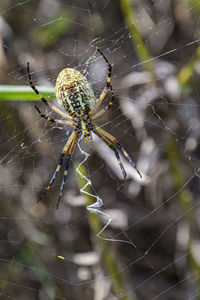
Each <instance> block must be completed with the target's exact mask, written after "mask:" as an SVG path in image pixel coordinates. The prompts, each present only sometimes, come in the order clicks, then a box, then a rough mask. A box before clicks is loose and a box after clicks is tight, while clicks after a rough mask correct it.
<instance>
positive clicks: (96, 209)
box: [76, 137, 136, 248]
mask: <svg viewBox="0 0 200 300" xmlns="http://www.w3.org/2000/svg"><path fill="white" fill-rule="evenodd" d="M82 139H83V137H81V138H80V139H79V141H78V148H79V150H80V152H81V154H83V155H84V156H85V157H84V158H83V160H82V161H81V162H80V164H79V165H78V167H77V168H76V172H77V173H78V174H79V175H80V176H81V178H83V179H85V181H86V184H85V185H84V187H83V188H81V189H80V192H81V193H82V194H85V195H87V196H90V197H92V198H94V199H95V200H96V201H95V202H94V203H92V204H90V205H88V206H87V210H88V211H89V212H90V213H95V214H99V215H102V216H104V217H106V218H107V223H106V224H105V225H104V226H103V228H102V229H101V230H100V231H99V232H98V233H97V235H96V236H97V237H98V238H100V239H102V240H104V241H109V242H120V243H126V244H130V245H131V246H133V247H134V248H136V245H135V244H134V243H133V242H132V241H131V240H129V239H128V240H121V239H114V238H106V237H103V236H102V233H103V232H104V231H105V229H106V228H107V227H108V226H109V225H110V223H111V222H112V220H113V217H112V216H111V215H109V214H107V213H105V212H103V211H102V210H101V207H102V205H103V200H102V199H101V198H100V197H99V196H98V195H96V194H95V192H94V194H92V193H89V192H87V191H86V190H85V189H86V188H87V187H88V186H90V187H91V190H93V191H94V188H93V186H92V182H91V180H90V179H88V178H87V177H86V176H85V175H84V174H83V173H82V172H81V171H80V167H81V166H82V165H83V164H84V162H85V161H86V160H87V159H88V157H89V156H90V154H88V153H87V152H85V151H84V150H83V149H82V148H81V146H80V141H81V140H82ZM125 235H126V234H125ZM126 237H127V235H126ZM127 238H128V237H127Z"/></svg>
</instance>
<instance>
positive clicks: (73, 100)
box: [56, 68, 96, 117]
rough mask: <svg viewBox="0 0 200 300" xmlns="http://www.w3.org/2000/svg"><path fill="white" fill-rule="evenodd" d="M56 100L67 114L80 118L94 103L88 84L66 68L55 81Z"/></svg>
mask: <svg viewBox="0 0 200 300" xmlns="http://www.w3.org/2000/svg"><path fill="white" fill-rule="evenodd" d="M56 98H57V100H58V103H59V105H60V106H61V107H62V108H63V109H64V110H65V111H66V113H67V114H70V115H73V116H77V117H82V116H84V115H85V114H88V113H89V111H90V110H91V109H92V108H93V106H94V105H95V103H96V98H95V96H94V92H93V90H92V87H91V85H90V83H89V82H88V81H87V79H86V78H85V76H83V75H82V74H81V73H80V72H79V71H77V70H76V69H71V68H66V69H64V70H62V71H61V72H60V74H59V75H58V78H57V80H56Z"/></svg>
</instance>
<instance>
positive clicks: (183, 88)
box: [0, 0, 200, 300]
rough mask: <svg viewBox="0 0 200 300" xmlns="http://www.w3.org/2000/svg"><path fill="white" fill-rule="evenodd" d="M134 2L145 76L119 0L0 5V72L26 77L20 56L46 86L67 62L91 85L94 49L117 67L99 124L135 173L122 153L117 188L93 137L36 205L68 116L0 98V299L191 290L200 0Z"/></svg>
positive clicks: (108, 156) (143, 295) (6, 77)
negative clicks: (62, 118)
mask: <svg viewBox="0 0 200 300" xmlns="http://www.w3.org/2000/svg"><path fill="white" fill-rule="evenodd" d="M122 2H123V1H122ZM132 7H133V8H134V10H135V15H136V19H135V24H136V25H137V26H138V28H139V29H140V31H141V32H142V35H143V39H144V44H145V45H147V46H148V48H149V49H150V52H151V58H150V60H149V61H150V62H151V63H152V64H153V70H154V74H153V76H152V74H151V73H150V72H148V71H145V70H144V65H145V63H142V62H140V60H139V59H138V57H137V55H136V52H137V51H136V52H135V50H134V48H133V45H132V38H131V35H130V34H129V31H128V29H127V27H126V25H125V22H124V16H123V14H122V9H121V8H120V3H119V2H118V1H114V2H113V1H109V0H104V1H78V0H75V1H68V3H67V4H66V2H65V1H58V0H57V1H53V0H52V1H44V0H43V1H37V2H36V1H33V0H32V1H31V0H29V1H15V2H14V3H13V2H12V3H11V2H9V1H2V3H1V4H0V11H1V17H0V29H1V35H2V40H1V56H0V64H1V73H0V76H1V82H2V84H14V85H18V84H27V85H28V81H27V75H26V62H27V61H29V62H30V66H31V70H32V77H33V80H34V83H35V84H36V85H37V86H40V85H49V86H53V85H55V80H56V77H57V75H58V73H59V72H60V71H61V70H62V69H63V68H65V67H71V68H76V69H77V70H79V71H80V72H82V73H83V74H84V75H85V76H86V77H87V78H88V80H89V81H90V82H91V84H92V86H93V89H94V91H95V94H96V95H97V96H98V95H100V93H101V91H102V89H103V88H104V86H105V79H106V75H107V66H106V64H105V61H104V60H103V59H102V57H101V56H100V55H99V54H98V53H97V51H96V48H97V47H99V48H100V49H101V50H102V51H103V53H104V54H105V55H106V57H107V58H108V59H109V61H110V62H111V64H112V65H113V76H112V86H113V89H114V91H115V94H116V99H115V102H114V103H113V106H112V108H111V109H110V110H109V112H107V113H106V114H105V115H104V116H102V117H101V118H100V119H99V120H98V122H97V124H98V125H99V126H101V127H102V128H104V129H105V130H107V131H108V132H110V133H111V134H112V135H114V136H116V137H117V138H118V139H119V140H120V141H121V142H122V143H123V145H124V146H125V148H126V149H127V151H128V153H129V154H130V156H131V157H132V158H133V159H134V160H135V161H136V162H137V167H138V169H139V170H140V171H141V173H142V175H143V178H142V180H141V179H140V178H139V176H138V174H137V172H136V171H135V170H134V169H133V168H132V167H131V166H129V164H128V163H126V162H125V161H123V164H124V166H125V169H126V171H127V173H128V181H127V184H126V186H125V187H124V188H123V189H119V187H120V186H121V183H122V180H123V176H122V174H121V170H120V168H119V165H118V163H117V161H116V158H115V156H114V154H113V152H112V151H111V150H110V149H108V147H106V146H105V145H104V144H103V143H102V142H101V141H100V140H99V139H97V138H96V137H95V136H94V141H93V143H87V144H84V143H83V141H80V143H79V147H77V149H76V151H75V154H74V156H73V158H72V162H71V165H70V169H69V175H68V177H67V182H66V186H65V190H64V195H63V198H62V200H61V203H60V207H59V209H58V210H56V209H55V207H56V201H57V198H58V195H59V189H60V184H61V181H62V175H63V172H62V170H61V172H60V173H59V175H58V177H57V178H56V181H55V182H54V184H53V186H52V188H51V189H50V191H49V192H48V194H47V195H46V197H45V199H44V201H43V202H42V203H40V204H37V203H36V202H37V199H38V197H39V195H40V193H41V191H42V190H43V189H44V188H45V187H46V185H47V184H48V182H49V180H50V178H51V176H52V174H53V172H54V170H55V168H56V165H57V163H58V158H59V153H60V152H61V151H62V147H63V145H64V144H65V142H66V140H67V138H68V136H69V134H70V132H71V128H70V127H65V126H57V125H56V126H55V125H54V124H49V123H48V121H45V120H44V119H41V118H40V117H39V115H38V114H37V113H36V112H35V109H34V103H32V102H23V103H19V102H12V103H10V102H9V103H8V102H1V103H0V105H1V112H0V129H1V131H0V139H1V143H0V151H1V156H0V174H1V176H0V192H1V193H0V195H1V201H0V205H1V214H0V230H1V241H0V269H1V274H0V295H1V299H27V298H28V299H89V300H90V299H95V300H100V299H111V300H113V299H126V300H129V299H142V300H143V299H199V298H200V296H199V295H200V291H199V284H200V283H199V268H200V256H199V245H200V244H199V218H198V213H199V101H198V98H199V89H198V87H199V84H198V78H199V63H198V57H199V54H198V45H199V22H198V17H199V14H200V4H199V2H198V1H185V2H181V1H176V2H175V1H174V2H170V1H166V0H165V1H161V0H160V1H152V2H151V1H133V3H132ZM135 47H136V48H137V49H139V51H142V49H143V44H142V43H140V44H138V45H137V46H135ZM188 62H189V63H188ZM186 66H187V68H186ZM184 67H185V73H180V70H183V68H184ZM181 74H183V75H184V76H185V77H184V76H183V75H181ZM188 74H189V75H188ZM181 76H182V77H181ZM187 76H188V79H187ZM186 79H187V80H186ZM107 103H108V97H107V99H106V100H104V105H106V104H107ZM38 106H39V107H40V109H41V111H42V112H43V113H45V114H48V115H50V116H51V117H54V116H55V114H54V113H52V112H51V111H50V110H48V109H46V107H44V105H43V104H42V103H39V102H38ZM56 117H57V116H56ZM85 158H87V159H85ZM77 170H80V171H79V172H76V171H77ZM86 178H87V179H86ZM90 183H91V185H90ZM85 187H86V189H85ZM82 191H86V192H85V194H83V193H81V192H82ZM91 198H93V199H91ZM95 199H96V200H97V202H96V203H97V204H99V203H101V201H102V206H101V208H100V207H99V206H97V204H93V206H92V203H95V201H94V200H95ZM86 207H89V209H90V211H89V212H88V211H87V208H86ZM91 212H95V214H92V213H91ZM97 212H100V214H96V213H97ZM102 229H103V232H102ZM124 241H125V242H126V243H124Z"/></svg>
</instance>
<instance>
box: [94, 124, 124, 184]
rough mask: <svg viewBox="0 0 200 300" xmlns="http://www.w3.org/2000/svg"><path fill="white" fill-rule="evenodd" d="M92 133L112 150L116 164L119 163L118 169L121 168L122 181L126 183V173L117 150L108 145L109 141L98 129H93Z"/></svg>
mask: <svg viewBox="0 0 200 300" xmlns="http://www.w3.org/2000/svg"><path fill="white" fill-rule="evenodd" d="M94 133H95V134H96V135H97V136H98V137H99V138H100V139H101V140H102V141H103V142H104V143H105V144H106V145H107V146H108V147H110V149H111V150H113V151H114V153H115V156H116V158H117V160H118V163H119V166H120V168H121V171H122V174H123V176H124V181H126V177H127V173H126V171H125V169H124V166H123V164H122V161H121V158H120V156H119V152H118V150H117V148H116V147H115V146H114V145H112V144H111V143H110V141H109V140H108V139H107V138H106V137H105V136H104V135H103V134H102V133H101V132H100V130H99V128H95V129H94Z"/></svg>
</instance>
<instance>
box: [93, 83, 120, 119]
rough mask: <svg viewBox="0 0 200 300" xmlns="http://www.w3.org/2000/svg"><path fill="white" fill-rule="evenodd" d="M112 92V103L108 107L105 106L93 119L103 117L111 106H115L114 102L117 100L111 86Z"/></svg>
mask: <svg viewBox="0 0 200 300" xmlns="http://www.w3.org/2000/svg"><path fill="white" fill-rule="evenodd" d="M110 90H111V99H110V102H109V103H108V105H107V106H105V107H104V108H102V109H101V110H100V111H99V112H98V113H96V114H95V115H94V116H93V117H92V118H91V119H92V120H94V119H97V118H99V117H100V116H102V115H103V114H104V113H105V112H107V111H108V110H109V109H110V108H111V106H112V105H113V101H114V99H115V94H114V91H113V89H112V86H110Z"/></svg>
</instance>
